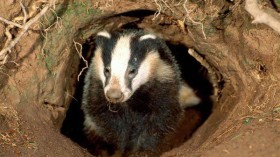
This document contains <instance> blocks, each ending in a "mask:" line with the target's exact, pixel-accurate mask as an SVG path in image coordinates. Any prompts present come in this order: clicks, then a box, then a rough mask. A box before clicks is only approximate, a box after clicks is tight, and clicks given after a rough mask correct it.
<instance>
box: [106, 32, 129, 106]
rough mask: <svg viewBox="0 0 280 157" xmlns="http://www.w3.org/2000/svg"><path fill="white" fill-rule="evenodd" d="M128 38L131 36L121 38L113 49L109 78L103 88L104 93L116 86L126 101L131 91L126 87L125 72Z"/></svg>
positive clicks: (127, 56)
mask: <svg viewBox="0 0 280 157" xmlns="http://www.w3.org/2000/svg"><path fill="white" fill-rule="evenodd" d="M130 38H131V36H121V37H120V38H119V39H118V41H117V43H116V46H115V47H114V49H113V51H112V52H113V53H112V58H111V77H110V80H109V82H108V85H107V86H106V87H105V91H104V92H105V93H106V92H107V91H108V90H109V89H110V88H112V87H116V86H118V87H119V88H120V89H121V91H122V93H123V94H124V100H123V101H126V100H127V99H128V98H129V97H130V96H131V91H130V90H129V89H128V88H127V87H126V82H125V72H126V69H127V67H128V61H129V59H130V53H131V52H130V51H131V50H130Z"/></svg>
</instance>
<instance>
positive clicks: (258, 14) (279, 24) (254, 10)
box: [245, 0, 280, 34]
mask: <svg viewBox="0 0 280 157" xmlns="http://www.w3.org/2000/svg"><path fill="white" fill-rule="evenodd" d="M245 9H246V11H248V12H249V13H250V14H251V15H252V16H253V18H254V20H253V21H252V23H263V24H266V25H268V26H269V27H271V28H272V29H274V30H275V31H276V32H278V33H279V34H280V21H279V20H278V19H277V18H275V17H273V15H272V14H271V13H269V12H266V11H265V10H263V9H261V8H260V7H259V6H258V1H257V0H246V4H245ZM274 16H278V18H279V19H280V16H279V15H277V14H276V15H274Z"/></svg>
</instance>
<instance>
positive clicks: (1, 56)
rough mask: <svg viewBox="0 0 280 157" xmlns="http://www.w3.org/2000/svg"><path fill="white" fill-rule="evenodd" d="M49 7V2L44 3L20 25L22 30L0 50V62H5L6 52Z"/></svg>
mask: <svg viewBox="0 0 280 157" xmlns="http://www.w3.org/2000/svg"><path fill="white" fill-rule="evenodd" d="M49 8H50V4H49V5H46V6H45V7H44V8H43V9H42V10H41V11H40V12H39V13H38V14H37V15H36V16H35V17H34V18H32V19H31V20H29V21H28V22H27V23H25V24H24V25H23V26H22V29H23V30H22V31H21V32H20V33H19V35H18V36H17V37H16V38H15V39H14V40H12V41H11V42H10V43H9V45H8V46H7V47H5V48H3V49H2V50H1V51H0V64H5V63H6V61H7V54H9V52H11V49H12V48H13V47H14V46H15V45H16V44H17V43H18V41H19V40H20V39H21V37H22V36H23V35H24V34H25V33H26V32H27V30H28V29H29V27H30V26H31V25H32V24H33V23H35V22H36V21H38V19H39V18H40V17H42V16H43V15H44V14H45V13H46V12H47V11H48V9H49Z"/></svg>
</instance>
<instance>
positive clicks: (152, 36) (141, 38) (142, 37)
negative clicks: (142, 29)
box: [139, 34, 156, 41]
mask: <svg viewBox="0 0 280 157" xmlns="http://www.w3.org/2000/svg"><path fill="white" fill-rule="evenodd" d="M146 39H156V36H155V35H153V34H146V35H143V36H141V37H140V38H139V41H142V40H146Z"/></svg>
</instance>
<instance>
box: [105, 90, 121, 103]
mask: <svg viewBox="0 0 280 157" xmlns="http://www.w3.org/2000/svg"><path fill="white" fill-rule="evenodd" d="M106 97H107V98H108V100H109V101H110V102H112V103H119V102H121V101H122V100H123V97H124V95H123V93H122V92H121V91H120V90H119V89H114V88H112V89H109V90H108V91H107V92H106Z"/></svg>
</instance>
